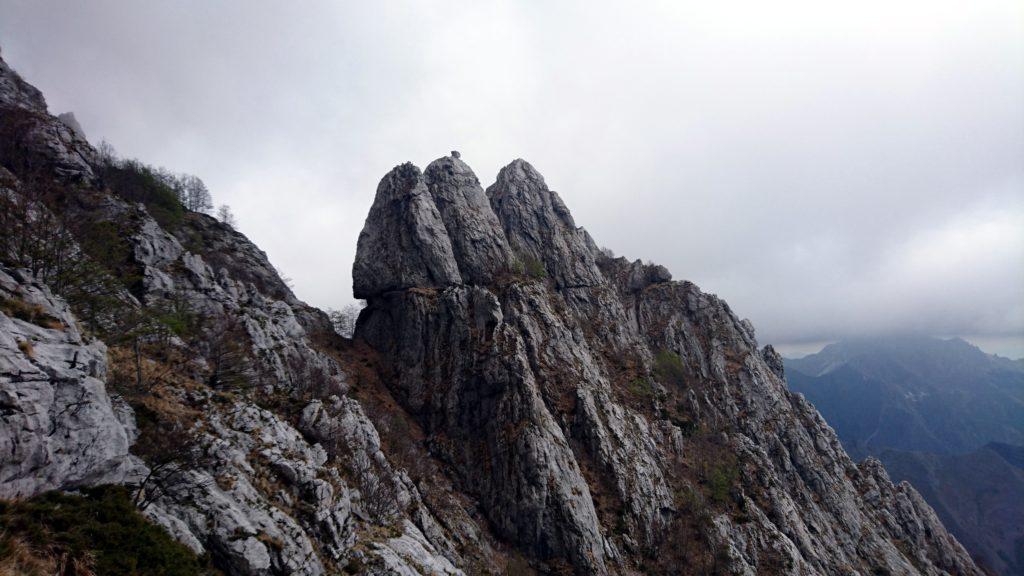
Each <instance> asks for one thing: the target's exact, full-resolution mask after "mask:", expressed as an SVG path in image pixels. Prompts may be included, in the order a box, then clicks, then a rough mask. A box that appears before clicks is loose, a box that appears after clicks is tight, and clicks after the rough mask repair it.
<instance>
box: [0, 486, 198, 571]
mask: <svg viewBox="0 0 1024 576" xmlns="http://www.w3.org/2000/svg"><path fill="white" fill-rule="evenodd" d="M26 550H30V551H32V552H33V553H34V554H35V555H36V557H37V560H38V562H37V565H39V566H46V565H47V564H50V565H63V566H64V570H63V571H61V574H65V575H69V576H85V575H88V574H102V575H104V576H107V575H109V576H119V575H131V576H136V575H141V574H147V575H154V576H179V575H180V576H186V575H194V574H210V573H211V572H210V570H209V569H208V567H207V566H206V563H205V562H203V561H202V560H200V559H199V558H198V557H197V556H196V555H195V554H193V553H192V551H191V550H189V549H188V548H187V547H186V546H185V545H183V544H180V543H178V542H176V541H174V539H172V538H171V537H170V536H169V535H168V534H167V533H166V532H164V531H163V530H162V529H161V528H160V527H158V526H156V525H155V524H152V523H150V522H149V521H147V520H146V519H145V518H144V517H143V516H142V515H141V514H140V513H139V512H138V511H137V510H136V509H135V507H134V506H133V505H132V503H131V500H130V498H129V495H128V490H127V489H125V488H124V487H121V486H100V487H97V488H91V489H88V490H85V492H84V495H83V496H73V495H70V494H64V493H60V492H48V493H46V494H41V495H39V496H36V497H34V498H31V499H29V500H23V501H19V502H2V501H0V556H2V557H3V560H0V567H2V566H4V565H7V564H9V563H12V562H16V563H17V565H20V566H26V565H30V564H32V563H31V562H28V561H26V560H25V558H26V557H27V554H26ZM15 555H17V556H19V557H20V558H19V557H15V558H14V559H13V561H12V560H11V559H12V557H14V556H15ZM44 569H45V568H44ZM20 573H28V574H33V572H30V571H27V570H26V571H25V572H20ZM40 576H42V573H40Z"/></svg>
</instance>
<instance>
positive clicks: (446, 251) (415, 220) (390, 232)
mask: <svg viewBox="0 0 1024 576" xmlns="http://www.w3.org/2000/svg"><path fill="white" fill-rule="evenodd" d="M352 278H353V292H354V294H355V297H356V298H368V297H370V296H375V295H377V294H381V293H383V292H389V291H394V290H402V289H406V288H413V287H423V288H443V287H445V286H452V285H458V284H462V277H461V276H460V275H459V267H458V264H457V262H456V259H455V254H454V252H453V250H452V245H451V241H450V240H449V238H448V232H447V230H446V229H445V226H444V222H443V221H442V219H441V214H440V213H439V212H438V210H437V206H435V204H434V201H433V198H432V197H431V194H430V192H429V190H428V189H427V187H426V185H425V184H424V182H423V174H421V173H420V170H419V168H416V167H415V166H413V165H412V164H403V165H401V166H397V167H395V169H394V170H392V171H391V172H389V173H388V175H387V176H385V177H384V179H383V180H381V181H380V185H379V186H378V187H377V196H376V199H375V200H374V202H373V206H372V207H371V208H370V214H369V216H367V218H366V225H365V226H364V227H363V231H362V232H361V233H360V234H359V244H358V249H357V252H356V260H355V263H354V265H353V267H352Z"/></svg>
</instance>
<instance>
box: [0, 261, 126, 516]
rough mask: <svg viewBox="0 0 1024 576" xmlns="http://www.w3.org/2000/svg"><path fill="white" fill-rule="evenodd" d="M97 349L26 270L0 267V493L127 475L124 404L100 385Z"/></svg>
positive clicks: (101, 363)
mask: <svg viewBox="0 0 1024 576" xmlns="http://www.w3.org/2000/svg"><path fill="white" fill-rule="evenodd" d="M106 373H107V348H106V346H104V345H103V343H102V342H100V341H98V340H95V339H88V338H86V337H84V336H83V335H82V333H81V331H80V329H79V327H78V323H77V322H76V321H75V319H74V317H73V316H72V314H71V311H70V310H69V309H68V306H67V304H65V303H64V302H63V301H62V300H61V299H59V298H57V297H55V296H53V294H51V293H50V291H49V289H48V288H47V287H46V286H45V285H43V284H42V283H40V282H38V281H36V280H35V278H34V277H33V276H32V275H31V273H29V272H28V271H27V270H11V269H8V268H5V267H2V266H0V413H2V414H3V418H2V419H0V453H2V454H3V455H4V456H3V458H2V459H0V498H17V497H23V496H29V495H33V494H38V493H40V492H44V491H46V490H54V489H62V490H72V489H74V488H77V487H82V486H92V485H95V484H102V483H121V482H130V481H132V480H133V479H137V477H138V476H139V475H141V474H144V473H145V469H144V467H143V466H142V465H141V463H140V462H139V461H138V460H137V459H135V458H134V457H132V456H130V455H129V453H128V448H129V445H130V443H131V442H132V441H133V440H134V433H135V423H134V418H133V416H132V414H131V409H130V408H128V407H127V406H126V405H125V404H124V403H123V402H120V401H119V400H118V399H112V398H111V397H110V396H108V394H107V391H106V389H105V387H104V380H105V379H106Z"/></svg>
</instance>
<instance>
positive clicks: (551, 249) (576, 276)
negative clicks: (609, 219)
mask: <svg viewBox="0 0 1024 576" xmlns="http://www.w3.org/2000/svg"><path fill="white" fill-rule="evenodd" d="M487 197H488V198H489V199H490V201H491V205H492V207H493V209H494V212H495V214H496V215H497V217H498V219H499V220H500V221H501V224H502V226H503V227H504V229H505V235H506V236H507V237H508V241H509V244H510V245H511V246H512V249H513V250H514V251H516V253H517V254H518V256H519V257H520V258H521V259H522V260H523V261H524V264H526V265H527V266H529V265H530V264H531V263H534V262H539V263H541V264H542V265H543V270H544V272H545V274H548V275H550V276H551V278H552V280H554V282H555V285H556V287H558V288H565V287H573V286H593V285H597V284H601V283H603V282H604V279H603V277H602V276H601V272H600V270H598V268H597V264H596V262H595V256H596V255H597V254H596V252H597V250H596V246H595V245H594V241H593V240H592V239H591V238H590V235H589V234H587V232H586V231H585V230H583V229H582V228H577V227H576V223H575V222H574V221H573V219H572V215H571V214H570V213H569V209H568V208H566V207H565V204H564V203H563V202H562V199H561V198H560V197H559V196H558V193H556V192H554V191H552V190H548V186H547V184H546V183H545V182H544V178H543V177H542V176H541V175H540V174H539V173H537V171H536V170H534V168H533V166H531V165H530V164H529V163H528V162H526V161H525V160H521V159H520V160H516V161H514V162H512V163H511V164H509V165H508V166H505V167H504V168H502V169H501V171H500V172H499V173H498V180H497V181H496V182H495V183H494V184H492V185H491V186H489V187H488V188H487Z"/></svg>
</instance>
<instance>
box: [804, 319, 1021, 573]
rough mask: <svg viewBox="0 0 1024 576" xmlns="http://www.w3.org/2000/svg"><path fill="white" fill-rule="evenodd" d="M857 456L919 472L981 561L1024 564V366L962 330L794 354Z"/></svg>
mask: <svg viewBox="0 0 1024 576" xmlns="http://www.w3.org/2000/svg"><path fill="white" fill-rule="evenodd" d="M785 365H786V378H787V382H788V383H789V387H790V389H791V390H793V391H796V392H800V393H802V394H804V395H805V396H806V397H807V398H808V399H809V400H810V401H811V402H812V403H813V404H814V405H815V407H816V408H817V409H818V410H820V411H821V413H822V415H823V416H824V417H825V419H826V421H828V423H829V424H830V425H831V426H832V427H833V429H835V431H836V433H837V434H838V435H839V438H840V440H841V441H842V442H843V445H844V446H845V447H846V449H847V451H848V452H849V453H850V454H851V455H852V456H854V457H855V458H865V457H867V456H873V457H876V458H878V459H879V460H881V462H882V463H883V464H884V465H885V468H886V470H887V471H888V473H889V475H890V476H891V477H892V478H893V480H895V481H903V480H906V481H908V482H910V483H911V484H912V485H913V486H914V487H915V488H916V489H917V490H918V491H919V492H920V493H921V495H922V496H924V498H925V500H927V501H928V503H929V504H930V505H931V506H932V507H933V508H934V509H935V511H936V513H937V514H938V515H939V517H940V518H941V519H942V521H943V523H944V524H945V525H946V526H947V527H948V528H949V529H950V531H951V532H953V533H954V534H955V535H956V536H957V538H958V539H959V540H960V541H961V543H963V544H964V546H965V547H966V548H967V549H968V551H969V552H971V554H972V555H973V556H974V557H975V558H976V559H977V560H978V561H979V564H981V565H982V566H985V567H988V568H990V569H992V570H994V571H996V572H997V573H999V574H1007V575H1019V574H1024V471H1022V469H1021V468H1022V465H1024V370H1022V369H1021V363H1020V361H1013V360H1008V359H1006V358H1001V357H998V356H993V355H989V354H985V353H984V352H982V351H981V350H979V349H978V348H977V347H975V346H973V345H971V344H969V343H967V342H965V341H964V340H961V339H959V338H953V339H938V338H926V337H900V338H875V339H861V340H854V341H843V342H838V343H835V344H830V345H828V346H826V347H825V348H824V349H822V350H821V351H820V352H818V353H816V354H811V355H809V356H806V357H804V358H800V359H795V360H786V361H785Z"/></svg>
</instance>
